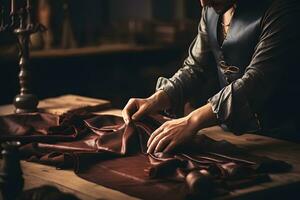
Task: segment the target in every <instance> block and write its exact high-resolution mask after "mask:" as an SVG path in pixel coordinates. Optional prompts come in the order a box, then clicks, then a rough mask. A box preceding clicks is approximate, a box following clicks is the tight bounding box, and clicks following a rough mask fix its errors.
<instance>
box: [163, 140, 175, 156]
mask: <svg viewBox="0 0 300 200" xmlns="http://www.w3.org/2000/svg"><path fill="white" fill-rule="evenodd" d="M176 146H177V143H176V142H174V141H172V142H170V143H169V145H168V146H167V147H166V148H165V150H164V151H163V152H164V153H170V152H171V151H173V150H174V149H175V147H176Z"/></svg>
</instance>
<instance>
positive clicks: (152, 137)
mask: <svg viewBox="0 0 300 200" xmlns="http://www.w3.org/2000/svg"><path fill="white" fill-rule="evenodd" d="M163 129H164V126H163V125H161V126H160V127H159V128H158V129H156V130H155V131H154V132H153V133H152V134H151V135H150V138H149V139H148V142H147V147H149V145H150V144H151V142H152V140H153V139H154V138H155V137H156V136H157V135H158V134H159V133H160V132H162V130H163Z"/></svg>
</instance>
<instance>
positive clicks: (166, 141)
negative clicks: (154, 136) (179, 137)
mask: <svg viewBox="0 0 300 200" xmlns="http://www.w3.org/2000/svg"><path fill="white" fill-rule="evenodd" d="M170 142H171V138H170V137H169V136H168V135H167V136H165V137H163V138H162V139H161V140H160V141H159V142H158V144H157V146H156V148H155V150H154V153H157V152H162V151H163V150H164V149H165V148H166V147H167V146H168V145H169V144H170Z"/></svg>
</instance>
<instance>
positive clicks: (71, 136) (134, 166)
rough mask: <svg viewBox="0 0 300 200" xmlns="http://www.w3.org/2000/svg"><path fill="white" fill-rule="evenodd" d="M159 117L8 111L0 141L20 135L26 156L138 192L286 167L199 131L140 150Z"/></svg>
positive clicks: (203, 187)
mask: <svg viewBox="0 0 300 200" xmlns="http://www.w3.org/2000/svg"><path fill="white" fill-rule="evenodd" d="M166 120H167V119H166V118H164V117H163V116H160V115H156V116H151V117H150V116H148V117H145V118H144V119H142V120H140V121H138V122H134V123H131V124H129V125H128V126H127V125H125V124H124V122H123V120H122V118H120V117H116V116H111V115H99V116H95V115H90V114H85V115H82V114H81V115H69V116H64V117H63V118H61V119H59V118H58V117H56V116H54V115H51V114H42V113H40V114H30V115H10V116H4V117H0V141H1V142H3V141H7V140H19V141H22V143H23V145H22V146H21V148H20V150H21V153H22V156H23V158H25V159H27V160H29V161H34V162H39V163H44V164H48V165H54V166H56V167H58V168H73V169H74V170H75V172H76V173H77V175H79V176H80V177H82V178H84V179H86V180H89V181H92V182H95V183H97V184H101V185H104V186H106V187H109V188H112V189H116V190H119V191H121V192H124V193H127V194H130V195H133V196H136V197H139V198H142V199H166V198H167V199H184V198H186V197H187V196H188V197H190V198H197V197H203V198H206V197H208V196H207V194H213V195H221V194H225V193H227V192H228V191H229V190H231V189H235V188H240V187H244V186H249V185H253V184H258V183H260V182H264V181H269V180H270V179H269V176H268V175H267V174H266V173H269V172H284V171H287V170H289V169H290V165H288V164H287V163H285V162H282V161H276V160H271V159H269V158H266V157H258V156H254V155H250V154H248V153H246V152H245V151H243V150H242V149H240V148H238V147H236V146H234V145H232V144H230V143H228V142H226V141H215V140H212V139H210V138H208V137H206V136H205V135H197V136H195V138H194V140H193V143H192V144H190V145H189V148H188V149H181V151H180V152H181V153H176V154H169V155H168V154H164V153H156V154H151V155H148V154H146V150H147V147H146V143H147V140H148V138H149V136H150V135H151V133H152V132H153V131H154V130H155V129H156V128H158V127H159V126H160V125H161V124H162V123H163V122H164V121H166ZM207 191H212V192H207Z"/></svg>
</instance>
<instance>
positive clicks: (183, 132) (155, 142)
mask: <svg viewBox="0 0 300 200" xmlns="http://www.w3.org/2000/svg"><path fill="white" fill-rule="evenodd" d="M196 133H197V123H196V122H193V120H192V119H191V118H190V116H186V117H183V118H179V119H174V120H171V121H167V122H166V123H164V124H163V125H161V126H160V127H159V128H158V129H157V130H156V131H154V132H153V133H152V135H151V136H150V138H149V140H148V143H147V146H148V151H147V153H157V152H164V153H168V152H170V151H172V150H173V149H174V148H176V147H177V146H179V145H182V144H186V143H188V142H189V141H190V140H191V139H192V138H193V137H194V135H195V134H196Z"/></svg>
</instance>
